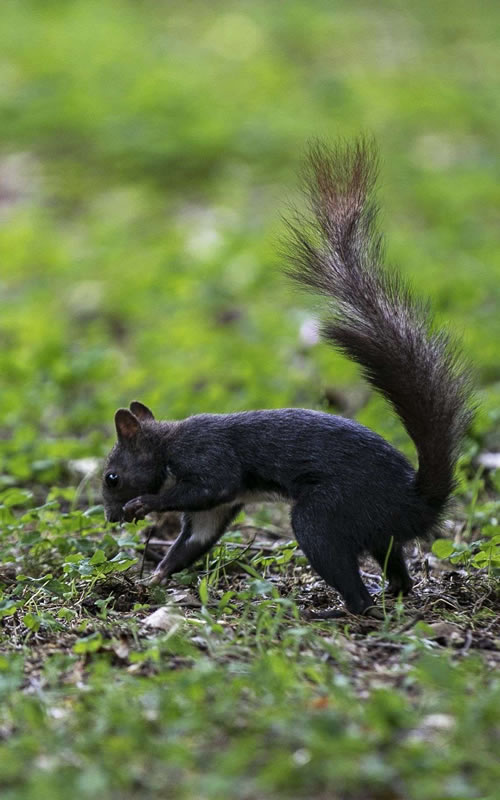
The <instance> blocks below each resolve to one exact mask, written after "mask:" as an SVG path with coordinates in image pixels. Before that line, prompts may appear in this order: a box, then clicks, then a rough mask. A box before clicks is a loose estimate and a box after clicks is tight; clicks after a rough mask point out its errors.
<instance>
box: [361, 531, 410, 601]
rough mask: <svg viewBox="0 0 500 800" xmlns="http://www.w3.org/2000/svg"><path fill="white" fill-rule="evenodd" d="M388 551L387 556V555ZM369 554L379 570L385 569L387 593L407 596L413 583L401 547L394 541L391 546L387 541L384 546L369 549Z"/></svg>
mask: <svg viewBox="0 0 500 800" xmlns="http://www.w3.org/2000/svg"><path fill="white" fill-rule="evenodd" d="M388 550H389V555H387V551H388ZM370 553H371V555H372V556H373V558H374V559H375V560H376V561H378V563H379V564H380V567H381V569H382V570H384V569H385V574H386V577H387V579H388V581H389V587H388V589H389V592H390V593H391V594H394V595H398V594H400V593H401V594H403V595H406V594H408V593H409V592H410V591H411V588H412V586H413V583H412V579H411V578H410V575H409V573H408V568H407V566H406V562H405V557H404V553H403V547H402V545H401V544H399V543H398V542H395V541H394V540H393V541H392V544H391V543H390V540H389V542H387V543H386V544H383V545H377V546H375V547H371V548H370Z"/></svg>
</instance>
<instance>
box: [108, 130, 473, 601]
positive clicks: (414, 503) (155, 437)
mask: <svg viewBox="0 0 500 800" xmlns="http://www.w3.org/2000/svg"><path fill="white" fill-rule="evenodd" d="M377 172H378V158H377V153H376V149H375V148H374V146H373V144H372V143H371V142H369V141H366V140H364V139H359V140H357V141H356V142H354V143H353V144H350V145H349V144H343V143H340V144H338V145H336V146H335V147H333V148H331V149H330V148H328V147H327V146H325V145H323V144H321V143H317V144H314V145H313V146H312V147H311V148H310V151H309V154H308V158H307V161H306V169H305V175H306V188H307V196H308V200H309V205H310V208H311V210H312V212H313V221H311V220H308V219H307V218H306V219H303V218H301V217H300V216H299V215H298V214H297V215H295V217H294V218H293V219H292V221H290V222H289V223H288V230H289V232H290V239H291V245H290V246H289V247H288V258H289V265H290V266H289V268H288V270H287V272H288V274H289V275H291V276H292V277H293V278H294V279H295V280H296V281H298V282H299V283H300V284H302V285H305V286H306V287H307V288H309V289H312V290H314V291H316V292H319V293H321V294H323V295H325V296H326V298H327V300H328V301H330V304H331V307H330V310H329V316H328V319H327V322H326V324H325V325H324V328H323V331H322V333H323V337H324V338H325V339H326V340H327V341H328V342H329V343H330V344H332V345H333V346H334V347H336V348H338V349H340V350H341V351H342V352H344V353H345V354H347V356H348V357H349V358H351V359H352V360H354V361H356V362H357V363H358V364H359V365H360V366H361V369H362V372H363V374H364V377H365V378H366V380H367V381H368V382H369V383H370V384H371V385H372V386H373V387H374V388H375V389H376V390H377V391H379V392H380V393H381V394H382V395H383V396H384V397H385V398H386V399H387V400H388V401H389V402H390V403H391V405H392V406H393V408H394V409H395V411H396V412H397V414H398V415H399V417H400V419H401V421H402V422H403V425H404V426H405V428H406V430H407V432H408V433H409V435H410V436H411V438H412V439H413V441H414V443H415V447H416V449H417V453H418V471H415V470H414V468H413V467H412V466H411V464H410V463H409V461H408V460H407V459H406V457H405V456H404V455H403V454H402V453H400V452H399V451H398V450H396V449H395V448H394V447H392V446H391V445H390V444H389V443H388V442H386V441H385V440H384V439H383V438H381V437H380V436H379V435H378V434H376V433H374V432H373V431H371V430H369V429H367V428H365V427H364V426H363V425H360V424H359V423H357V422H355V421H353V420H350V419H345V418H343V417H339V416H333V415H330V414H326V413H323V412H321V411H311V410H306V409H301V408H286V409H276V410H268V411H267V410H263V411H247V412H241V413H234V414H220V415H219V414H199V415H196V416H192V417H188V418H187V419H184V420H181V421H178V422H159V421H157V420H156V419H155V418H154V416H153V414H152V412H151V411H150V410H149V409H148V408H147V407H146V406H144V405H143V404H142V403H138V402H134V403H132V404H131V406H130V410H127V409H119V410H118V411H117V412H116V415H115V424H116V432H117V435H118V441H117V443H116V444H115V446H114V447H113V449H112V451H111V453H110V455H109V457H108V460H107V463H106V468H105V471H104V476H103V496H104V505H105V510H106V516H107V519H108V520H109V521H111V522H116V521H120V520H127V521H131V520H137V519H141V518H143V517H144V516H145V515H146V514H148V513H149V512H150V511H160V512H161V511H182V512H183V524H182V530H181V533H180V534H179V536H178V538H177V539H176V541H175V542H174V544H173V545H172V546H171V548H170V550H169V552H168V554H167V556H166V557H165V558H164V559H163V560H162V561H161V562H160V564H159V565H158V566H157V568H156V570H155V572H154V573H153V577H152V582H153V583H157V582H159V581H161V580H162V579H163V578H165V577H168V576H170V575H171V574H172V573H174V572H178V571H179V570H181V569H184V568H185V567H188V566H189V565H190V564H192V563H193V562H194V561H196V559H198V558H199V557H200V556H202V555H203V554H204V553H206V552H207V551H208V550H209V549H210V548H211V547H212V545H214V544H215V542H216V541H217V540H218V539H219V538H220V537H221V536H222V534H223V533H224V531H225V529H226V528H227V526H228V524H229V523H230V522H231V521H232V520H233V519H234V517H235V516H236V514H238V512H239V511H240V509H241V508H242V507H243V505H244V503H246V502H255V501H258V500H271V499H282V500H285V501H288V502H289V503H290V504H291V507H292V510H291V521H292V526H293V530H294V533H295V536H296V537H297V540H298V543H299V545H300V547H301V548H302V550H303V552H304V553H305V555H306V556H307V558H308V560H309V561H310V563H311V565H312V566H313V567H314V569H315V570H316V571H317V572H318V573H319V575H320V576H321V577H322V578H323V579H324V580H325V581H326V582H327V583H328V584H329V585H330V586H333V587H334V588H335V589H336V590H337V591H338V592H340V594H341V595H342V597H343V599H344V601H345V605H346V607H347V609H348V610H349V611H350V612H352V613H354V614H362V613H366V612H367V611H368V610H369V609H370V608H371V607H372V606H373V600H372V598H371V596H370V594H369V593H368V591H367V589H366V587H365V585H364V583H363V581H362V579H361V576H360V573H359V568H358V557H359V556H360V555H361V554H363V553H370V554H371V555H372V556H373V557H374V558H375V559H376V560H377V561H378V563H379V564H380V565H381V566H382V567H384V566H385V569H386V574H387V577H388V579H389V589H390V590H391V591H392V592H394V593H400V592H402V593H403V594H406V593H407V592H409V590H410V589H411V586H412V582H411V579H410V576H409V574H408V570H407V567H406V564H405V559H404V554H403V546H404V544H405V543H406V542H408V541H410V540H412V539H415V538H417V537H420V538H421V537H425V536H428V535H430V534H431V533H432V532H433V531H434V530H435V529H436V528H437V527H438V526H439V523H440V521H441V520H442V518H443V514H444V511H445V509H446V507H447V503H448V500H449V498H450V494H451V492H452V490H453V488H454V485H455V481H454V468H455V464H456V460H457V455H458V451H459V448H460V444H461V441H462V439H463V436H464V434H465V430H466V428H467V426H468V424H469V422H470V420H471V418H472V406H471V385H470V380H469V373H468V369H467V368H466V366H465V365H464V363H463V360H462V357H461V355H460V353H459V350H458V348H457V346H456V345H455V344H454V343H453V342H452V341H451V340H450V338H449V336H448V335H447V334H446V333H445V332H443V331H442V330H436V329H435V328H434V327H433V322H432V318H431V316H430V313H429V310H428V307H427V306H426V305H425V304H423V303H421V302H420V301H418V300H416V299H414V297H413V296H412V293H411V291H410V289H409V287H408V285H407V284H406V283H405V282H404V281H403V280H402V278H401V276H400V275H399V274H398V273H397V272H395V271H394V270H393V269H391V268H388V267H384V266H383V248H382V238H381V235H380V234H379V232H378V229H377V225H376V218H377V205H376V202H375V200H374V196H373V190H374V186H375V181H376V177H377Z"/></svg>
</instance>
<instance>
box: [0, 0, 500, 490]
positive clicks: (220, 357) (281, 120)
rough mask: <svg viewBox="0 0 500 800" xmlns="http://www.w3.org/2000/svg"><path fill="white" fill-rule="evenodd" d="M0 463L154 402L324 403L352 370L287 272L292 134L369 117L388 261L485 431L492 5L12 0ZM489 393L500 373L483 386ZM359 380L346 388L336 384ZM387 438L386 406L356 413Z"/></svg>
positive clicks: (61, 454) (4, 114)
mask: <svg viewBox="0 0 500 800" xmlns="http://www.w3.org/2000/svg"><path fill="white" fill-rule="evenodd" d="M0 13H1V22H0V264H1V267H0V270H1V272H0V276H1V277H0V293H1V316H0V344H1V350H0V380H1V404H0V415H1V417H0V422H1V426H2V430H3V431H4V433H3V434H2V437H1V443H0V447H1V449H2V450H1V451H2V452H3V456H4V461H3V468H2V472H3V481H4V483H6V484H8V483H11V482H13V481H16V482H23V481H29V480H32V479H33V477H34V478H35V479H37V480H40V481H41V483H49V484H50V483H51V482H52V481H57V480H60V479H61V477H62V474H63V464H64V463H65V461H66V460H67V459H68V458H71V457H77V456H81V455H101V454H103V453H104V452H105V450H106V448H107V447H108V445H109V442H110V441H111V437H112V414H113V412H114V410H115V409H116V408H117V407H118V406H120V405H123V404H127V403H128V402H129V401H130V400H132V399H135V398H140V399H141V400H143V401H144V402H147V403H148V404H151V406H152V407H153V409H154V410H155V412H156V413H157V415H158V416H162V417H180V416H184V415H187V414H190V413H195V412H199V411H219V412H222V411H231V410H236V409H245V408H252V407H259V406H260V407H277V406H282V405H311V406H313V407H319V406H321V404H322V403H323V400H322V398H323V394H324V389H325V387H333V388H334V389H341V390H343V391H344V390H346V387H351V386H358V385H359V378H358V376H357V373H356V370H355V369H354V368H353V367H352V366H351V365H350V364H348V363H347V362H346V361H345V360H344V359H342V358H341V357H340V356H337V355H335V354H333V353H332V352H331V351H330V350H329V349H328V348H327V347H325V346H324V345H317V346H312V347H310V346H307V345H306V344H305V343H304V342H303V341H302V338H303V337H301V330H304V326H305V327H306V328H307V326H308V324H309V322H310V321H311V320H313V319H314V318H315V316H316V315H317V313H318V308H317V307H316V306H315V304H314V302H313V301H312V300H310V299H309V298H307V297H305V296H303V295H300V294H299V293H298V292H296V291H295V290H294V289H293V288H291V287H290V286H289V285H288V284H287V282H286V280H285V279H284V278H283V275H282V274H281V272H280V259H279V256H278V255H277V253H278V247H277V242H278V241H279V238H280V236H281V235H282V234H283V230H284V229H283V224H282V221H281V216H282V215H283V214H284V213H285V214H286V210H287V206H288V204H289V203H290V202H296V201H297V184H298V181H297V172H298V170H299V166H300V161H301V154H302V152H303V150H304V146H305V143H306V142H307V140H308V139H310V138H311V137H314V136H321V137H326V138H328V139H334V138H335V137H337V136H339V135H340V136H344V137H351V136H354V135H356V134H358V133H359V132H368V133H371V134H373V135H374V136H375V137H376V139H377V141H378V143H379V146H380V150H381V156H382V180H381V187H380V200H381V204H382V209H383V214H382V224H383V226H384V229H385V231H386V233H387V239H388V252H389V258H390V260H391V261H393V262H396V263H398V264H400V265H401V266H402V268H403V270H404V272H405V273H406V274H408V275H410V276H411V278H412V281H413V283H414V285H415V287H416V288H417V289H418V291H419V292H420V293H422V294H426V295H429V296H430V297H431V299H432V303H433V306H434V308H435V309H436V311H437V312H438V317H439V320H440V321H441V320H446V321H449V322H450V323H451V325H452V327H453V329H455V330H457V331H458V332H459V333H461V334H462V335H463V336H464V340H465V345H466V349H467V352H468V353H469V355H470V356H471V358H472V360H473V362H474V363H475V365H476V367H477V372H478V381H479V383H480V384H481V385H482V387H483V390H482V392H481V397H482V402H483V411H482V414H481V417H480V419H479V422H478V423H477V428H476V429H477V431H478V432H479V434H483V433H486V432H488V431H490V430H491V429H492V427H493V425H494V421H495V419H494V416H495V410H496V408H497V406H498V399H499V392H498V389H496V390H495V382H498V380H499V378H500V364H499V359H498V342H499V339H500V335H499V334H500V331H499V318H500V317H499V314H498V300H499V294H500V290H499V278H500V260H499V258H498V222H499V216H500V214H499V210H500V197H499V162H498V141H499V134H500V100H499V93H498V75H499V74H500V48H499V47H498V33H499V24H500V7H499V5H498V3H494V2H482V3H480V4H479V3H478V4H473V3H470V2H454V3H450V2H443V3H434V2H432V3H431V2H430V1H429V0H423V2H420V3H408V2H407V3H404V2H396V1H391V0H383V2H378V3H376V4H375V3H370V2H360V0H355V2H353V0H348V2H347V0H346V1H345V2H344V0H333V1H332V0H330V2H322V1H321V0H316V1H315V2H307V3H306V2H304V0H300V2H299V1H298V0H287V2H274V3H273V2H263V1H260V0H253V1H252V2H233V3H229V2H212V3H202V2H196V1H195V2H190V3H181V2H172V0H171V1H170V2H164V1H162V0H142V2H138V1H137V0H134V1H133V2H132V0H130V1H127V0H116V1H113V0H99V2H95V1H94V0H80V1H78V0H66V1H65V2H56V1H55V0H52V1H51V0H44V2H39V1H36V0H31V1H30V0H24V2H22V3H19V2H16V1H15V0H3V2H2V8H1V12H0ZM497 386H498V383H497ZM347 391H351V389H350V388H348V389H347ZM359 417H360V419H361V420H362V421H364V422H365V423H367V424H369V425H372V426H373V427H376V428H377V430H379V431H380V432H382V433H384V434H385V435H388V436H389V437H390V438H391V439H392V440H393V441H395V442H396V443H397V444H400V445H402V446H404V447H406V446H407V443H405V440H404V437H403V435H402V432H401V429H400V427H399V425H398V423H396V421H395V420H394V419H393V417H392V415H391V414H389V413H388V412H387V409H386V407H385V406H384V405H383V404H382V402H381V401H379V400H377V399H372V400H371V401H370V403H369V404H368V405H367V406H366V407H365V408H364V409H363V410H362V412H361V413H360V415H359Z"/></svg>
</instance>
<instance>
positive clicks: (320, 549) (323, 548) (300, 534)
mask: <svg viewBox="0 0 500 800" xmlns="http://www.w3.org/2000/svg"><path fill="white" fill-rule="evenodd" d="M328 494H329V493H328V490H326V491H321V490H320V489H318V490H317V491H316V492H312V493H310V494H308V495H304V496H303V497H302V498H300V499H299V500H298V501H297V502H296V504H295V506H294V508H293V511H292V527H293V530H294V533H295V536H296V537H297V541H298V543H299V545H300V547H301V548H302V551H303V552H304V555H305V556H306V558H307V559H308V561H309V562H310V564H311V566H312V567H313V568H314V569H315V570H316V572H317V573H318V574H319V575H320V576H321V577H322V578H323V580H325V581H326V582H327V583H328V584H329V585H330V586H333V588H334V589H336V590H337V591H338V592H339V593H340V594H341V595H342V598H343V600H344V602H345V605H346V608H347V610H348V611H350V612H351V614H364V613H366V611H367V610H368V609H369V608H371V607H372V606H373V599H372V597H371V595H370V594H369V592H368V590H367V588H366V586H365V585H364V583H363V581H362V580H361V575H360V574H359V567H358V552H357V548H356V545H355V541H353V539H352V538H349V536H348V535H347V533H346V531H348V530H349V528H348V525H346V527H344V528H343V527H342V522H343V520H341V519H339V513H338V512H337V511H336V509H335V502H332V501H331V500H330V498H329V497H328ZM327 500H329V501H330V502H327ZM330 616H332V615H330Z"/></svg>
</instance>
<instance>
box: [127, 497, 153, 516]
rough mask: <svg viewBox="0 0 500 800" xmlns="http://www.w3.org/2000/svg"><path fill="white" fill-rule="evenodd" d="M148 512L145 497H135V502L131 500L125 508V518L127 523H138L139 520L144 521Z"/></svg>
mask: <svg viewBox="0 0 500 800" xmlns="http://www.w3.org/2000/svg"><path fill="white" fill-rule="evenodd" d="M148 510H149V509H148V508H147V505H146V503H145V502H144V498H143V497H134V499H133V500H129V501H128V503H125V505H124V506H123V518H124V520H125V522H136V521H137V520H139V519H144V517H145V516H146V514H147V513H148Z"/></svg>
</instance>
